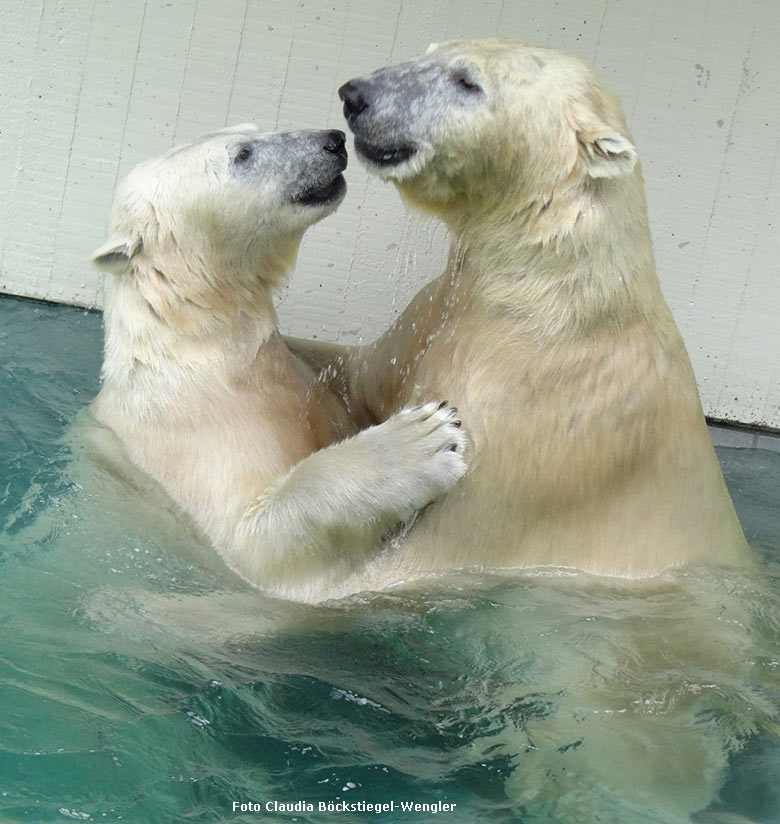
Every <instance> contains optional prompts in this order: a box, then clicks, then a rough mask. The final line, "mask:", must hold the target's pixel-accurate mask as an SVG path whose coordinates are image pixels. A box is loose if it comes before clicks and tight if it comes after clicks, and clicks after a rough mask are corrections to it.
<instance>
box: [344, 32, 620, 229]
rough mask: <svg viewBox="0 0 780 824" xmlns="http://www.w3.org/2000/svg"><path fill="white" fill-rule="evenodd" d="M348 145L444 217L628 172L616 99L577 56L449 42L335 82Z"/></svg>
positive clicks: (517, 203)
mask: <svg viewBox="0 0 780 824" xmlns="http://www.w3.org/2000/svg"><path fill="white" fill-rule="evenodd" d="M339 95H340V97H341V99H342V100H343V102H344V114H345V116H346V118H347V122H348V123H349V126H350V128H351V129H352V131H353V132H354V134H355V148H356V150H357V152H358V155H359V156H360V157H361V159H362V160H363V161H364V162H365V163H366V164H367V165H368V166H369V168H370V169H371V170H372V171H374V172H376V173H377V174H379V175H380V176H381V177H383V178H385V179H387V180H392V181H393V182H394V183H396V185H397V186H398V188H399V190H400V191H401V194H402V195H403V196H404V197H405V198H406V199H407V200H409V201H411V202H412V203H413V204H415V205H418V206H421V207H423V208H425V209H428V210H430V211H433V212H435V213H438V214H439V215H440V216H442V217H444V218H445V219H448V218H450V217H452V216H453V215H454V216H455V219H456V220H457V215H458V214H460V213H462V212H463V211H464V210H465V211H468V212H469V213H470V214H471V215H472V216H473V214H474V213H475V212H476V211H478V210H479V209H480V208H484V209H489V210H495V209H496V208H497V207H499V206H500V204H501V202H502V201H509V202H510V203H509V204H508V205H509V207H510V209H511V208H514V209H518V208H523V207H524V206H525V205H526V204H533V203H539V204H541V205H543V204H544V203H545V202H547V200H548V199H549V197H550V196H551V192H552V190H553V189H555V188H556V187H561V186H564V185H577V184H584V185H587V183H588V181H597V180H603V179H604V178H610V179H615V178H621V177H626V176H629V175H631V174H632V172H633V171H634V168H635V165H636V151H635V149H634V146H633V145H632V143H631V141H630V139H629V137H628V133H627V130H626V126H625V123H624V121H623V117H622V115H621V113H620V108H619V104H618V102H617V98H616V97H615V96H614V95H612V94H611V93H610V92H608V91H607V90H606V89H605V88H604V87H603V86H602V85H601V83H600V82H599V81H598V80H597V79H596V78H595V77H594V76H593V74H592V73H591V71H590V70H589V69H588V68H587V66H586V65H585V64H584V63H582V62H581V61H580V60H578V59H577V58H575V57H573V56H571V55H568V54H564V53H561V52H557V51H553V50H551V49H545V48H536V47H532V46H526V45H522V44H519V43H515V42H509V41H498V40H483V41H472V42H465V41H453V42H450V43H444V44H439V45H433V46H431V47H430V48H429V49H428V51H427V52H426V54H425V55H423V56H422V57H419V58H418V59H416V60H412V61H410V62H407V63H402V64H400V65H396V66H391V67H388V68H383V69H379V70H378V71H376V72H374V73H373V74H371V75H369V76H367V77H365V78H359V79H355V80H351V81H349V82H348V83H346V84H345V85H344V86H342V87H341V89H340V90H339Z"/></svg>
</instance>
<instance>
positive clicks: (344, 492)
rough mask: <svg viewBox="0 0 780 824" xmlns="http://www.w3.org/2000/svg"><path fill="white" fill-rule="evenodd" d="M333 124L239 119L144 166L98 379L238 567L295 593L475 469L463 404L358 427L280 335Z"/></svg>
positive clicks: (320, 585)
mask: <svg viewBox="0 0 780 824" xmlns="http://www.w3.org/2000/svg"><path fill="white" fill-rule="evenodd" d="M327 140H328V133H325V132H291V133H286V134H276V135H273V134H272V135H269V134H263V133H261V132H259V131H258V130H257V129H256V128H255V127H252V126H248V125H242V126H240V127H235V128H233V129H227V130H223V131H221V132H218V133H217V134H215V135H212V136H209V137H207V138H204V139H203V140H201V141H198V142H196V143H193V144H189V145H187V146H182V147H178V148H176V149H173V150H171V151H170V152H169V153H168V154H166V155H165V156H163V157H161V158H157V159H154V160H151V161H148V162H147V163H144V164H142V165H141V166H139V167H137V168H136V169H135V170H134V171H133V172H131V174H130V175H129V176H128V178H127V179H126V180H125V181H124V182H123V183H122V185H121V186H120V188H119V191H118V193H117V196H116V200H115V203H114V207H113V211H112V217H111V221H110V226H109V233H108V240H107V241H106V243H105V244H104V245H103V246H101V247H100V248H99V249H98V250H97V251H96V253H95V256H94V262H95V264H96V265H97V266H98V267H99V268H101V269H103V270H104V271H105V272H106V273H107V283H106V287H107V288H106V306H105V361H104V367H103V386H102V389H101V391H100V394H99V396H98V398H97V399H96V400H95V403H94V406H93V410H94V414H95V416H96V417H97V419H98V420H99V421H100V422H102V423H103V424H106V425H108V426H109V427H111V428H112V429H113V430H114V431H115V432H116V433H117V434H118V436H119V438H120V439H121V441H122V442H123V444H124V448H125V450H126V452H127V455H128V456H129V458H130V460H131V461H132V462H133V463H134V464H135V465H136V466H138V467H140V468H141V469H143V470H144V471H146V472H147V473H148V474H149V475H151V476H152V477H153V478H155V479H156V480H157V481H159V482H160V483H161V484H162V486H163V487H164V488H165V490H166V491H167V492H168V494H169V495H170V496H171V497H172V498H173V500H174V501H176V502H177V503H178V504H179V506H181V508H182V509H183V510H184V511H186V512H187V513H189V515H190V516H191V517H192V518H193V519H194V521H195V522H196V524H197V525H198V526H199V527H200V529H201V530H202V531H203V532H204V533H205V534H206V535H207V536H208V538H209V539H210V540H211V542H212V543H213V545H214V546H215V547H216V548H217V550H218V551H219V552H220V553H221V554H222V556H223V557H224V559H225V561H226V563H227V564H228V565H229V566H230V567H232V568H233V569H234V570H235V571H237V572H238V573H239V574H240V575H241V576H242V577H244V578H245V579H246V580H248V581H249V582H251V583H252V584H254V585H256V586H258V587H261V588H263V589H264V590H266V591H268V592H270V593H273V594H276V595H281V596H285V597H289V598H293V599H298V600H304V601H320V600H323V599H326V598H332V597H337V596H340V595H343V594H345V593H346V592H350V591H352V588H351V586H350V585H347V584H345V580H346V579H348V578H349V577H350V576H352V575H354V574H356V573H357V572H359V571H360V570H361V569H362V568H363V567H364V566H365V564H367V563H368V562H369V561H370V560H371V559H372V558H374V557H375V556H376V555H377V554H379V553H380V552H382V551H383V549H384V548H385V543H384V542H383V537H384V536H386V535H388V534H390V533H391V531H392V530H393V529H394V528H396V527H397V525H398V524H399V523H400V522H404V521H406V520H408V519H409V518H411V517H412V516H413V514H414V512H415V511H416V510H418V509H421V508H422V507H424V506H426V505H427V504H428V503H430V502H431V501H432V500H434V499H435V498H436V497H438V496H439V495H441V494H442V493H444V492H446V491H447V490H448V489H449V488H450V487H451V486H452V485H453V484H454V483H455V482H456V481H457V480H458V478H459V477H460V476H461V475H462V474H463V472H464V471H465V463H464V460H463V449H464V446H465V435H464V433H463V431H462V430H461V429H460V428H459V426H460V424H459V422H456V420H455V412H454V410H452V409H451V408H448V407H445V406H444V405H442V404H439V403H428V404H426V405H423V406H421V407H416V408H414V409H409V410H405V411H401V412H399V414H397V415H394V416H393V417H392V418H391V419H390V420H388V421H387V422H386V423H384V424H382V425H380V426H376V427H372V428H370V429H368V430H366V431H364V432H362V433H360V434H359V435H357V436H354V437H349V436H351V435H352V434H353V432H354V427H353V425H352V423H351V421H350V419H349V417H348V415H347V413H346V410H345V408H344V407H343V405H342V404H341V402H340V401H339V400H338V398H337V397H336V396H335V395H333V394H331V393H330V392H329V391H328V390H326V389H325V388H324V387H323V385H322V384H321V383H318V381H317V380H316V377H315V375H314V373H313V372H312V371H311V370H310V369H309V368H308V367H307V366H306V365H305V364H303V363H302V362H301V361H299V360H298V359H297V358H295V357H294V356H293V355H292V354H291V353H290V351H289V350H288V349H287V347H286V346H285V344H284V342H283V341H282V339H281V337H280V336H279V334H278V332H277V330H276V315H275V312H274V308H273V304H272V293H273V289H274V288H275V287H276V286H277V285H278V284H279V283H280V282H281V281H282V279H283V278H284V277H285V275H286V274H287V272H288V270H289V268H290V266H291V264H292V263H293V261H294V259H295V255H296V252H297V248H298V244H299V242H300V239H301V237H302V235H303V232H304V231H305V230H306V229H307V228H308V226H310V225H311V224H312V223H314V222H315V221H316V220H318V219H320V218H322V217H324V216H325V215H326V214H328V213H329V212H331V211H332V210H333V209H334V208H335V207H336V206H337V205H338V202H339V201H340V199H341V195H338V196H336V197H335V198H334V199H331V200H330V201H328V202H325V203H319V202H317V203H311V202H308V203H302V202H301V200H300V198H301V197H304V196H308V195H309V194H310V193H311V191H312V189H316V190H317V191H320V190H324V189H327V187H328V186H329V185H330V184H331V182H333V181H334V180H336V178H337V177H338V175H339V173H340V171H341V170H342V169H343V167H344V165H345V163H346V161H345V160H343V159H342V160H339V159H338V153H337V152H335V151H334V150H333V148H332V147H331V149H330V150H327V149H324V148H323V141H325V142H327Z"/></svg>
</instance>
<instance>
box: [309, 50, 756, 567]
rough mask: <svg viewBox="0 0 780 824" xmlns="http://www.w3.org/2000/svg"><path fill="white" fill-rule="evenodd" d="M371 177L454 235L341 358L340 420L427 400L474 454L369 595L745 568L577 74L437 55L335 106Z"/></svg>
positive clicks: (603, 95)
mask: <svg viewBox="0 0 780 824" xmlns="http://www.w3.org/2000/svg"><path fill="white" fill-rule="evenodd" d="M339 94H340V96H341V99H342V100H343V103H344V113H345V116H346V119H347V122H348V124H349V127H350V129H351V130H352V131H353V132H354V138H355V148H356V150H357V153H358V155H359V156H360V158H361V160H362V161H363V162H364V163H365V164H366V165H367V166H368V168H369V169H370V170H371V171H372V172H374V173H376V174H377V175H379V176H380V177H381V178H383V179H384V180H387V181H392V183H394V184H395V186H396V187H397V188H398V190H399V192H400V194H401V196H402V198H403V199H404V200H405V201H406V202H407V203H408V204H410V205H411V206H413V207H417V208H419V209H422V210H425V211H428V212H431V213H433V214H435V215H437V216H439V217H440V218H442V219H443V220H444V221H445V223H446V224H447V226H448V228H449V230H450V232H451V235H452V247H451V252H450V256H449V263H448V267H447V269H446V271H445V272H444V274H442V275H441V277H439V278H438V279H436V280H434V281H433V282H431V283H430V284H429V285H427V286H426V287H425V288H424V289H423V290H422V291H421V292H420V293H419V294H418V295H417V296H416V297H415V298H414V299H413V300H412V301H411V303H410V304H409V306H408V308H407V309H406V311H405V312H404V313H403V314H402V316H401V317H400V318H399V319H398V320H397V321H396V322H395V323H394V324H393V325H392V327H391V328H390V329H389V331H387V332H386V333H385V334H384V335H382V336H381V337H380V338H379V339H378V340H377V341H376V342H375V343H373V344H371V345H368V346H365V347H360V348H353V349H350V350H348V351H346V352H341V353H338V352H337V351H336V350H335V349H333V348H330V349H329V348H327V347H320V348H319V351H315V350H314V349H313V348H311V349H310V352H309V355H308V357H309V358H310V359H311V362H315V361H318V362H319V363H326V362H328V361H329V360H330V361H331V363H330V365H331V366H332V367H333V366H335V367H337V373H338V374H337V377H336V380H337V381H338V382H339V383H340V391H342V393H343V394H344V395H345V396H346V397H347V398H348V399H349V403H350V404H351V407H352V409H353V411H354V412H355V414H356V415H358V416H360V415H361V414H362V416H363V419H364V420H366V421H383V420H386V419H387V418H388V417H389V416H390V415H392V414H393V413H395V412H396V411H397V410H399V409H400V408H402V407H404V406H405V405H407V404H410V403H416V402H418V401H419V400H421V399H423V398H427V397H446V398H448V399H449V400H450V402H452V403H453V404H455V405H456V406H457V407H458V408H459V409H460V414H461V416H462V418H463V420H464V422H465V423H466V425H467V426H468V428H469V435H470V438H471V441H472V442H473V452H472V453H471V454H472V457H471V458H470V469H469V472H468V473H467V475H466V477H464V479H463V481H462V482H461V483H460V484H458V487H457V490H456V491H455V492H454V493H453V494H452V495H449V496H448V497H446V498H442V499H441V500H439V501H437V502H436V503H435V504H434V505H433V506H431V507H430V508H429V509H428V510H427V511H426V512H425V514H424V516H423V517H422V518H421V519H420V520H419V522H418V523H417V524H416V526H415V529H414V530H413V532H412V533H411V534H410V535H409V536H408V537H407V542H406V544H405V546H404V552H402V553H396V554H394V555H393V556H387V557H386V558H385V561H386V566H385V568H384V569H383V571H382V573H381V575H380V576H379V579H378V580H381V582H382V583H387V582H390V581H392V580H394V579H397V578H408V577H410V575H413V574H414V573H415V572H417V573H424V572H429V571H432V570H438V569H445V568H453V567H468V566H473V565H485V566H489V567H504V566H513V567H533V566H537V565H553V566H559V567H570V568H575V569H578V570H581V571H584V572H587V573H592V574H596V575H603V576H611V577H619V578H626V579H641V578H647V577H652V576H656V575H658V574H659V573H662V572H663V571H665V570H667V569H670V568H674V567H678V566H681V565H685V564H688V563H694V562H699V561H707V562H714V563H716V564H725V565H732V564H733V565H744V564H750V558H751V556H750V551H749V549H748V547H747V545H746V542H745V540H744V537H743V534H742V530H741V528H740V525H739V523H738V521H737V517H736V515H735V512H734V508H733V505H732V503H731V500H730V498H729V495H728V492H727V490H726V487H725V484H724V481H723V477H722V475H721V471H720V467H719V465H718V462H717V459H716V456H715V454H714V451H713V448H712V445H711V442H710V438H709V436H708V433H707V429H706V425H705V421H704V417H703V414H702V409H701V404H700V401H699V397H698V392H697V387H696V382H695V380H694V375H693V372H692V369H691V366H690V363H689V360H688V356H687V354H686V351H685V347H684V345H683V341H682V339H681V336H680V334H679V332H678V330H677V328H676V326H675V323H674V320H673V319H672V315H671V313H670V311H669V309H668V307H667V305H666V303H665V301H664V298H663V296H662V294H661V291H660V288H659V283H658V279H657V277H656V273H655V269H654V262H653V253H652V248H651V240H650V232H649V229H648V222H647V216H646V207H645V198H644V193H643V186H642V178H641V174H640V168H639V163H638V161H637V153H636V149H635V147H634V145H633V143H632V141H631V138H630V136H629V134H628V131H627V129H626V125H625V122H624V118H623V115H622V114H621V111H620V108H619V104H618V101H617V98H616V97H615V96H614V95H612V94H611V93H610V92H608V91H607V90H606V89H605V88H604V87H603V86H602V84H601V83H600V82H599V81H598V80H597V79H596V78H595V77H594V75H593V74H592V73H591V71H590V70H589V69H588V68H587V67H586V66H585V64H584V63H582V62H581V61H580V60H578V59H577V58H575V57H573V56H570V55H567V54H564V53H560V52H557V51H553V50H550V49H546V48H534V47H531V46H526V45H521V44H517V43H513V42H506V41H495V40H489V41H477V42H462V41H456V42H450V43H444V44H440V45H434V46H432V47H431V48H430V49H429V51H428V52H427V53H426V54H425V55H424V56H422V57H420V58H418V59H416V60H412V61H410V62H406V63H402V64H400V65H397V66H392V67H389V68H383V69H379V70H378V71H376V72H374V73H373V74H371V75H369V76H367V77H364V78H360V79H355V80H351V81H350V82H348V83H346V84H345V85H344V86H342V88H341V89H340V90H339Z"/></svg>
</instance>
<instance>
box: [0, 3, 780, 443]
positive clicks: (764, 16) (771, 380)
mask: <svg viewBox="0 0 780 824" xmlns="http://www.w3.org/2000/svg"><path fill="white" fill-rule="evenodd" d="M486 35H499V36H503V37H514V38H520V39H524V40H528V41H533V42H536V43H540V44H547V45H551V46H555V47H559V48H565V49H568V50H570V51H573V52H575V53H577V54H578V55H580V56H581V57H583V58H584V59H585V60H586V61H588V62H589V63H591V64H592V65H594V66H595V68H596V70H597V72H598V73H599V74H600V75H601V76H602V77H603V78H604V79H605V80H606V81H607V83H608V84H609V85H610V86H611V87H612V89H613V90H614V91H616V92H617V93H618V94H619V95H620V97H621V99H622V101H623V106H624V108H625V110H626V113H627V116H628V120H629V124H630V126H631V128H632V131H633V133H634V137H635V139H636V142H637V145H638V147H639V150H640V155H641V156H642V158H643V162H644V171H645V178H646V183H647V194H648V200H649V206H650V217H651V222H652V225H653V231H654V236H655V242H656V253H657V258H658V264H659V274H660V276H661V280H662V283H663V286H664V289H665V292H666V295H667V298H668V300H669V302H670V304H671V306H672V309H673V311H674V313H675V316H676V318H677V320H678V322H679V324H680V327H681V329H682V332H683V335H684V337H685V339H686V342H687V344H688V348H689V350H690V353H691V357H692V359H693V361H694V367H695V369H696V374H697V377H698V380H699V384H700V387H701V391H702V396H703V399H704V404H705V409H706V411H707V413H708V414H710V415H713V416H716V417H718V418H724V419H730V420H736V421H742V422H751V423H763V424H765V425H769V426H774V427H780V288H778V286H780V263H778V261H780V240H779V239H778V238H779V234H778V228H779V227H780V165H779V164H778V162H777V161H778V144H779V143H780V49H779V48H778V46H777V44H778V43H779V42H780V3H779V2H778V0H742V2H740V3H739V4H735V3H734V2H733V0H685V2H681V1H680V0H415V2H411V0H294V1H292V0H145V1H144V0H25V2H17V0H0V55H2V58H0V59H2V66H3V68H2V73H1V74H0V115H2V116H1V117H0V190H2V192H3V198H2V201H0V233H1V235H0V243H1V244H2V246H0V290H2V291H7V292H10V293H13V294H21V295H29V296H32V297H39V298H47V299H49V300H55V301H65V302H73V303H79V304H84V305H88V306H96V305H99V304H100V289H99V286H98V281H97V277H96V275H95V273H94V272H92V271H91V269H90V267H89V265H88V263H87V261H88V258H89V255H90V252H91V251H92V249H93V248H94V247H95V246H96V245H97V244H98V243H99V242H100V241H101V240H102V230H103V227H104V225H105V220H106V217H107V214H108V208H109V204H110V200H111V194H112V190H113V188H114V185H115V183H116V181H117V178H118V176H120V175H123V174H124V173H125V172H127V171H128V170H129V168H130V167H131V166H133V165H134V164H135V163H137V162H138V161H140V160H142V159H143V158H145V157H147V156H149V155H151V154H156V153H159V152H161V151H163V150H164V149H166V148H168V147H169V146H171V145H172V144H174V143H176V142H180V141H183V140H187V139H189V138H192V137H195V136H197V135H199V134H201V133H203V132H207V131H211V130H213V129H214V128H215V127H218V126H222V125H224V124H228V123H234V122H240V121H247V120H253V121H255V122H257V123H259V124H261V125H262V126H263V127H264V128H267V129H269V130H270V129H287V128H300V127H318V128H320V127H325V126H332V127H342V125H343V124H342V119H341V115H340V105H339V103H338V101H337V99H336V94H335V92H336V89H337V87H338V86H339V85H340V84H341V83H342V82H344V81H345V80H347V79H349V78H350V77H352V76H354V75H358V74H363V73H365V72H367V71H369V70H371V69H374V68H376V67H378V66H380V65H383V64H386V63H388V62H393V61H398V60H402V59H406V58H409V57H412V56H414V55H416V54H418V53H419V52H420V51H422V50H423V49H424V48H425V47H426V46H427V45H428V43H429V42H430V41H436V40H443V39H447V38H452V37H476V36H486ZM348 174H349V181H350V193H349V195H348V199H347V201H346V203H345V204H344V206H343V207H342V208H341V210H340V211H339V213H338V214H336V215H335V216H334V217H332V218H329V219H328V220H327V221H326V222H325V223H323V224H320V225H319V226H317V227H315V229H314V230H312V232H311V233H310V234H309V235H308V236H307V239H306V241H305V245H304V248H303V249H302V252H301V255H300V258H299V266H298V272H297V274H296V276H295V279H294V281H293V283H292V285H291V286H290V287H289V289H288V290H287V292H286V294H285V295H284V296H283V299H282V303H281V308H280V317H281V320H282V324H283V326H284V328H285V330H286V331H289V332H291V333H294V334H298V335H304V336H315V335H316V336H318V337H321V338H327V339H332V340H340V341H355V340H359V339H361V338H362V339H364V340H367V339H370V338H371V337H373V336H374V335H376V334H377V333H378V332H379V331H380V330H382V329H383V328H384V327H385V326H386V325H387V323H388V322H389V320H390V319H391V317H392V316H393V314H394V313H396V312H397V311H399V309H401V308H403V306H404V304H405V302H406V301H407V299H408V298H409V297H410V296H411V295H412V294H413V292H414V291H416V289H417V288H418V286H419V285H420V284H421V283H423V282H424V281H425V280H427V279H428V278H430V277H431V276H432V275H434V274H435V273H436V272H437V270H438V269H439V268H440V266H441V263H442V259H443V249H444V245H445V234H446V233H445V232H444V230H443V229H442V228H441V227H437V226H436V225H433V224H431V223H428V224H421V223H418V222H417V221H415V220H413V221H408V220H407V219H406V218H405V216H404V214H403V210H402V208H401V205H400V203H399V201H398V198H397V197H396V196H395V193H394V191H393V190H392V189H390V188H389V187H383V186H382V184H380V183H378V182H377V181H376V180H373V179H370V180H369V179H367V177H366V175H365V174H364V172H363V170H362V169H361V168H360V167H359V165H358V164H357V163H355V164H354V165H353V166H351V168H350V169H349V172H348Z"/></svg>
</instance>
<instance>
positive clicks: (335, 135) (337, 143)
mask: <svg viewBox="0 0 780 824" xmlns="http://www.w3.org/2000/svg"><path fill="white" fill-rule="evenodd" d="M346 140H347V136H346V135H345V134H344V132H341V131H339V130H338V129H333V130H332V131H330V132H328V136H327V138H326V139H325V143H324V144H323V146H322V148H323V149H325V151H326V152H330V153H331V154H334V155H337V156H338V157H341V158H343V159H344V160H346V158H347V145H346Z"/></svg>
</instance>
